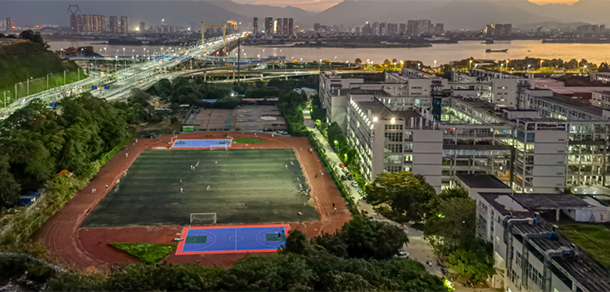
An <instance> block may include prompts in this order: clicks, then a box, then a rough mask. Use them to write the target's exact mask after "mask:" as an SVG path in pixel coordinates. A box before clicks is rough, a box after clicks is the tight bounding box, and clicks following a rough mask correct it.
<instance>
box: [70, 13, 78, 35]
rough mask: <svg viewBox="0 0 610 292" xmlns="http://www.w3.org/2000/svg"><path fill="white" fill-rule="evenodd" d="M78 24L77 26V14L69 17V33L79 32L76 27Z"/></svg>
mask: <svg viewBox="0 0 610 292" xmlns="http://www.w3.org/2000/svg"><path fill="white" fill-rule="evenodd" d="M78 24H79V22H78V15H77V14H72V15H70V31H71V32H72V33H75V32H79V31H80V29H79V27H78Z"/></svg>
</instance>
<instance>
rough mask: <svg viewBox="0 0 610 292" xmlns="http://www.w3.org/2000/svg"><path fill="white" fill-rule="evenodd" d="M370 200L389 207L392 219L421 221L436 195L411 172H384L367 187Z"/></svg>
mask: <svg viewBox="0 0 610 292" xmlns="http://www.w3.org/2000/svg"><path fill="white" fill-rule="evenodd" d="M366 191H367V193H368V194H369V196H368V198H369V199H370V200H371V203H372V204H373V205H375V206H381V205H386V204H387V205H389V206H390V207H391V210H390V212H391V213H390V214H388V215H390V216H391V217H393V218H392V219H394V220H397V221H399V222H401V221H403V222H404V221H420V220H422V218H423V216H424V214H425V213H426V212H427V204H428V202H429V201H430V199H432V198H433V197H434V196H435V195H436V193H435V191H434V188H432V187H431V186H430V185H429V184H427V183H426V182H425V180H423V177H417V176H415V175H413V173H411V172H407V171H401V172H394V173H389V172H383V173H381V174H380V175H379V176H377V178H376V179H375V180H374V181H373V182H372V183H371V184H369V185H367V187H366Z"/></svg>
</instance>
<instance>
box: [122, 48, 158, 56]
mask: <svg viewBox="0 0 610 292" xmlns="http://www.w3.org/2000/svg"><path fill="white" fill-rule="evenodd" d="M161 50H163V48H161ZM123 56H125V48H123Z"/></svg>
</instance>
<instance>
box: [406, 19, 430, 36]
mask: <svg viewBox="0 0 610 292" xmlns="http://www.w3.org/2000/svg"><path fill="white" fill-rule="evenodd" d="M433 28H434V26H433V25H432V21H430V20H429V19H419V20H409V21H408V22H407V33H409V34H411V35H420V34H429V33H431V32H432V29H433Z"/></svg>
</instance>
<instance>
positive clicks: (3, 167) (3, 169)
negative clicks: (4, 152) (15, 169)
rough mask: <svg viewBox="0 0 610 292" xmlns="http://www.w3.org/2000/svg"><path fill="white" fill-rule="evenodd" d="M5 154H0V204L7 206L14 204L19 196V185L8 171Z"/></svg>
mask: <svg viewBox="0 0 610 292" xmlns="http://www.w3.org/2000/svg"><path fill="white" fill-rule="evenodd" d="M9 170H10V165H9V163H8V158H7V157H6V156H0V206H1V207H4V208H7V207H10V206H12V205H14V204H15V203H16V202H17V199H18V198H19V190H20V189H21V186H20V185H19V183H17V181H16V180H15V177H13V174H12V173H10V171H9Z"/></svg>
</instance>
